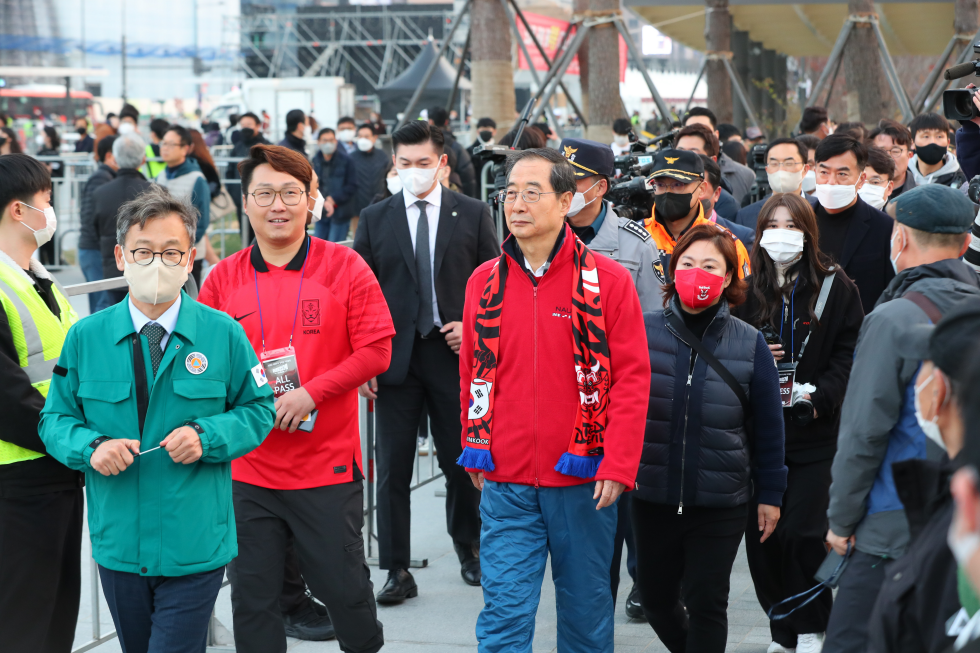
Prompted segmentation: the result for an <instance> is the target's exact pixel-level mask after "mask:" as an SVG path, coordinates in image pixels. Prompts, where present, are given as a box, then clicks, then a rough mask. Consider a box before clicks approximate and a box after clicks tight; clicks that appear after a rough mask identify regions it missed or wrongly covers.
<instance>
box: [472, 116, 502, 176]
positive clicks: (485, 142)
mask: <svg viewBox="0 0 980 653" xmlns="http://www.w3.org/2000/svg"><path fill="white" fill-rule="evenodd" d="M496 136H497V123H496V121H495V120H494V119H493V118H488V117H483V118H480V119H479V120H477V121H476V140H475V141H473V144H472V145H470V146H469V147H468V148H466V151H467V152H469V154H470V158H471V159H472V158H473V157H474V156H476V148H478V147H481V146H482V147H490V146H491V145H493V144H494V142H495V141H494V138H496ZM474 165H476V163H475V162H474Z"/></svg>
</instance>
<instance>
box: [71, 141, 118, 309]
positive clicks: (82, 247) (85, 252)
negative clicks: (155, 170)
mask: <svg viewBox="0 0 980 653" xmlns="http://www.w3.org/2000/svg"><path fill="white" fill-rule="evenodd" d="M115 140H116V137H115V136H106V137H105V138H103V139H102V140H100V141H99V147H98V148H97V149H96V151H95V160H96V161H97V162H98V164H99V167H98V168H96V170H95V172H93V173H92V174H91V175H89V178H88V181H86V182H85V186H84V188H82V201H81V206H80V210H79V213H80V219H81V229H80V230H79V232H78V264H79V265H80V266H81V268H82V274H84V275H85V280H86V281H100V280H101V279H102V254H101V253H100V252H99V238H98V236H97V235H96V233H95V224H94V222H95V191H97V190H98V189H99V188H101V187H102V186H104V185H106V184H108V183H109V182H110V181H112V180H113V179H115V178H116V169H117V168H118V167H119V166H117V165H116V159H115V157H113V156H112V144H113V143H114V142H115ZM108 299H109V298H108V296H107V295H106V293H105V292H93V293H89V295H88V310H89V313H90V314H91V313H95V312H96V311H101V310H102V309H103V308H106V307H107V306H108V305H109V302H108Z"/></svg>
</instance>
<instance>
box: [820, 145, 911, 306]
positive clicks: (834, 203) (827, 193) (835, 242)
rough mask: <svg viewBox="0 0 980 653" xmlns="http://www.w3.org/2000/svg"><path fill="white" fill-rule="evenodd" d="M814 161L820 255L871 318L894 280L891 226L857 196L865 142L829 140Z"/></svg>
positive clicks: (865, 156) (862, 176)
mask: <svg viewBox="0 0 980 653" xmlns="http://www.w3.org/2000/svg"><path fill="white" fill-rule="evenodd" d="M815 162H816V170H817V190H816V191H815V192H814V194H813V195H814V197H816V198H817V205H816V206H815V207H814V211H815V212H816V214H817V225H818V226H819V227H820V251H822V252H823V253H824V254H827V255H828V256H830V257H831V258H832V259H834V261H835V262H837V263H838V264H840V266H841V267H843V268H844V272H846V273H847V276H848V277H850V278H851V280H853V281H854V283H855V284H856V285H857V287H858V290H859V291H861V304H862V305H863V306H864V312H865V313H866V314H867V313H870V312H871V310H872V309H873V308H874V307H875V302H877V301H878V297H880V296H881V293H882V292H883V291H884V290H885V288H886V287H887V286H888V283H889V282H890V281H891V280H892V279H893V278H894V276H895V268H894V267H893V266H892V262H891V260H890V256H891V238H892V227H893V226H894V224H895V221H894V220H892V219H891V218H890V217H888V215H887V214H885V213H883V212H882V211H879V210H878V209H876V208H874V207H872V206H870V205H869V204H867V203H866V202H865V201H864V200H862V199H861V198H860V197H858V194H857V191H858V190H859V189H860V188H861V186H862V185H864V183H865V174H864V169H865V167H866V166H867V165H868V148H867V147H866V146H865V145H864V143H862V142H861V141H859V140H857V139H856V138H854V137H852V136H848V135H846V134H834V135H832V136H828V137H827V138H825V139H823V140H822V141H820V145H818V146H817V151H816V155H815Z"/></svg>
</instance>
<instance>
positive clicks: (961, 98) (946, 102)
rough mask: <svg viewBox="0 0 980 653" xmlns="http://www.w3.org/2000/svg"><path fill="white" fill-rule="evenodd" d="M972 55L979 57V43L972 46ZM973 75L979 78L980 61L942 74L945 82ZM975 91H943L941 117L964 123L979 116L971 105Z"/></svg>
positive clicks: (978, 111)
mask: <svg viewBox="0 0 980 653" xmlns="http://www.w3.org/2000/svg"><path fill="white" fill-rule="evenodd" d="M973 54H974V55H980V41H977V42H976V43H974V44H973ZM970 75H974V76H976V77H980V61H967V62H966V63H961V64H958V65H956V66H953V67H952V68H947V69H946V70H945V72H943V78H944V79H946V81H951V80H954V79H960V78H961V77H968V76H970ZM976 92H977V89H971V88H952V89H949V90H946V91H943V115H944V116H946V119H947V120H959V121H960V122H966V121H968V120H972V119H974V118H976V117H978V116H980V110H978V109H977V107H976V105H975V104H973V97H974V95H976Z"/></svg>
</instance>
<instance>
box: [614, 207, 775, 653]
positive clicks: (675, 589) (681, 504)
mask: <svg viewBox="0 0 980 653" xmlns="http://www.w3.org/2000/svg"><path fill="white" fill-rule="evenodd" d="M737 266H738V255H737V253H736V250H735V244H734V240H733V237H732V235H731V234H730V233H729V232H728V231H726V230H724V229H721V228H719V227H717V226H715V225H699V226H696V227H693V228H692V229H691V230H690V231H688V232H687V234H685V235H684V236H683V237H682V238H681V239H680V241H679V242H678V243H677V245H676V246H675V248H674V252H673V255H672V256H671V261H670V278H671V279H673V280H674V282H673V283H671V284H669V285H667V286H665V288H664V306H665V308H664V309H663V310H661V311H656V312H654V313H648V314H646V315H644V320H645V322H646V330H647V341H648V346H649V349H650V365H651V370H652V379H651V388H650V394H651V396H650V404H649V412H648V415H647V425H646V433H645V437H644V443H643V453H642V455H641V457H640V469H639V473H638V475H637V489H636V492H635V494H634V495H633V501H632V504H633V506H632V521H633V532H634V535H635V540H636V549H637V585H638V586H639V588H640V596H641V601H642V604H643V609H644V613H645V614H646V617H647V619H648V621H649V622H650V624H651V625H652V626H653V629H654V630H655V631H656V633H657V636H658V637H659V638H660V640H661V641H662V642H663V643H664V645H665V646H666V647H667V649H668V650H670V651H671V653H682V652H684V651H692V652H694V651H696V652H697V653H722V652H723V651H724V650H725V644H726V641H727V639H728V617H727V607H728V590H729V578H730V576H731V571H732V565H733V563H734V562H735V555H736V553H737V552H738V545H739V542H740V541H741V539H742V533H743V532H744V531H745V519H746V513H747V510H748V504H749V501H750V498H751V497H750V494H751V493H750V487H751V484H750V479H751V480H754V482H755V487H756V492H757V494H758V499H759V502H760V504H761V505H760V506H759V508H758V509H757V511H756V514H757V522H758V527H759V531H761V539H763V540H765V539H766V538H768V537H769V535H770V534H771V533H772V531H773V529H774V528H775V527H776V522H777V521H778V520H779V506H780V505H781V503H782V496H783V491H784V490H785V488H786V467H785V466H784V465H783V416H782V409H781V408H780V401H779V383H778V378H777V375H776V367H775V365H774V364H773V360H772V354H771V353H770V351H769V348H768V347H767V345H766V342H765V339H764V338H763V337H762V334H760V333H759V331H758V330H757V329H755V328H754V327H752V326H749V325H748V324H746V323H745V322H742V321H741V320H739V319H737V318H735V317H732V315H731V314H730V312H729V306H730V305H731V304H738V303H740V302H741V301H742V300H743V298H744V296H745V282H744V281H742V280H740V279H739V278H738V275H737V273H736V270H737V269H738V267H737ZM693 338H697V339H699V340H700V341H701V342H703V343H704V348H706V349H707V351H708V352H710V353H712V354H713V355H714V356H715V357H716V359H717V360H718V361H719V362H720V364H721V365H723V366H724V368H725V369H726V370H728V372H729V373H730V376H732V377H734V379H733V380H732V382H733V384H737V386H738V387H739V389H740V392H736V391H735V390H734V389H733V388H732V387H731V386H730V385H729V384H728V382H727V381H726V380H725V379H724V377H723V376H722V375H721V374H719V372H717V371H716V370H715V368H714V367H712V366H710V365H709V364H708V362H707V361H706V360H705V358H704V357H703V356H702V355H699V354H697V352H696V351H695V349H694V348H692V347H691V346H690V344H689V343H690V342H692V339H693ZM743 398H744V400H745V401H746V402H747V403H748V406H747V408H748V412H750V413H751V416H752V419H751V421H752V423H753V424H754V427H750V426H749V421H750V420H749V417H748V415H747V414H746V413H747V411H746V407H744V406H743ZM756 536H757V537H760V535H759V534H758V533H757V534H756ZM685 613H686V614H685ZM688 622H689V623H688Z"/></svg>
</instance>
